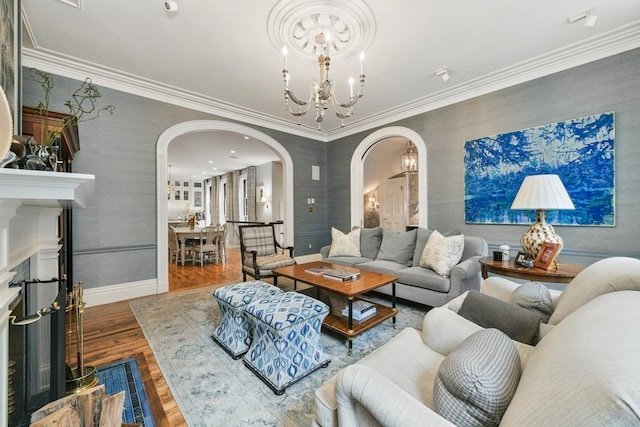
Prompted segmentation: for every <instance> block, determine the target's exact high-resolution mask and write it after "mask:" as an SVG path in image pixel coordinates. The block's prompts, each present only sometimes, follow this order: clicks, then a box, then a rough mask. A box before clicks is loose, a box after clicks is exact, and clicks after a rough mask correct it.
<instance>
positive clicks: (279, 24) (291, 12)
mask: <svg viewBox="0 0 640 427" xmlns="http://www.w3.org/2000/svg"><path fill="white" fill-rule="evenodd" d="M267 31H268V32H269V38H270V39H271V42H272V43H273V45H274V46H275V48H276V49H277V50H278V51H280V50H282V47H283V46H284V47H286V48H287V50H288V51H289V53H290V54H291V55H292V56H295V57H298V58H302V59H304V60H314V61H315V60H316V58H317V57H318V54H319V53H320V52H317V51H316V49H317V47H316V46H317V44H316V43H315V41H314V38H315V36H316V35H317V34H319V33H324V34H327V33H328V34H330V35H331V45H330V49H331V59H332V60H336V59H340V58H343V57H349V56H357V55H359V54H360V52H362V51H366V50H367V49H368V48H369V47H370V46H371V43H372V42H373V37H374V36H375V31H376V22H375V19H374V16H373V13H372V12H371V10H370V9H369V7H368V6H367V5H366V4H365V3H364V2H363V1H362V0H350V1H348V2H346V1H344V0H310V1H304V2H300V1H297V0H282V1H280V2H279V3H278V4H276V6H275V7H274V8H273V9H272V10H271V13H270V14H269V19H268V23H267Z"/></svg>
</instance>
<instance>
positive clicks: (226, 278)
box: [70, 249, 242, 427]
mask: <svg viewBox="0 0 640 427" xmlns="http://www.w3.org/2000/svg"><path fill="white" fill-rule="evenodd" d="M240 280H242V273H241V265H240V253H239V251H238V250H233V249H228V250H227V259H226V260H225V261H224V262H221V263H218V264H213V265H208V266H204V267H200V266H199V265H185V266H184V267H182V266H178V265H175V264H171V263H170V264H169V293H174V292H183V291H186V290H190V289H196V288H201V287H205V286H209V285H213V284H219V283H230V282H234V281H240ZM129 302H130V301H121V302H116V303H112V304H105V305H100V306H97V307H88V308H86V309H85V315H84V364H85V366H93V367H98V366H102V365H106V364H109V363H112V362H115V361H118V360H122V359H126V358H128V357H136V360H138V363H139V364H140V365H141V367H140V371H141V375H142V377H143V381H144V382H145V387H147V386H148V385H153V387H154V388H155V390H154V392H151V393H150V395H153V399H152V397H151V396H150V397H149V402H150V404H151V406H152V413H153V414H154V416H156V417H158V418H160V419H159V420H158V425H159V427H164V426H172V427H174V426H186V425H187V424H186V422H185V420H184V417H183V416H182V413H181V412H180V409H179V408H178V406H177V404H176V402H175V399H174V398H173V395H172V394H171V390H170V389H169V386H168V385H167V383H166V382H165V380H164V377H163V376H162V372H161V371H160V368H159V367H158V364H157V362H156V359H155V357H154V355H153V352H152V351H151V348H150V347H149V343H148V342H147V340H146V339H145V337H144V333H143V332H142V329H141V328H140V325H138V322H137V321H136V318H135V316H134V314H133V312H132V311H131V308H130V307H129ZM72 354H73V355H75V349H74V351H73V352H72ZM70 365H71V366H72V367H75V366H76V359H75V356H74V357H72V358H71V363H70ZM157 414H164V416H165V417H164V418H162V417H161V415H157Z"/></svg>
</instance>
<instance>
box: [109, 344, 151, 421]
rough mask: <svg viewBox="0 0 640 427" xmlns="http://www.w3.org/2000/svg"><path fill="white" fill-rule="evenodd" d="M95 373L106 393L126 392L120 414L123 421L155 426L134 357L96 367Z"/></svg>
mask: <svg viewBox="0 0 640 427" xmlns="http://www.w3.org/2000/svg"><path fill="white" fill-rule="evenodd" d="M97 375H98V379H99V380H100V384H104V385H105V391H106V393H107V394H109V395H112V394H116V393H118V392H120V391H123V390H124V391H125V392H126V397H125V400H124V412H123V414H122V422H123V423H131V424H140V425H141V426H144V427H155V424H154V422H153V416H152V415H151V408H150V406H149V399H148V397H147V393H146V392H145V389H144V384H143V383H142V377H141V376H140V370H139V369H138V363H137V362H136V359H135V358H133V357H132V358H130V359H125V360H120V361H118V362H114V363H111V364H109V365H106V366H101V367H99V368H98V369H97Z"/></svg>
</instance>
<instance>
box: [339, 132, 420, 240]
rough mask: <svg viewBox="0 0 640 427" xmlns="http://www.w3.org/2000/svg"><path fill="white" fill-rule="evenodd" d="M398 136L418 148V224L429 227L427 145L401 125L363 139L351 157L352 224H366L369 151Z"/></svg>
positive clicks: (414, 133)
mask: <svg viewBox="0 0 640 427" xmlns="http://www.w3.org/2000/svg"><path fill="white" fill-rule="evenodd" d="M398 136H400V137H404V138H406V139H408V140H409V141H412V142H413V144H414V145H415V146H416V148H417V150H418V188H419V190H420V193H421V196H422V197H419V198H418V212H417V216H418V225H419V226H420V227H424V228H427V226H428V224H427V222H428V220H427V218H428V216H427V196H426V194H427V190H426V189H427V146H426V144H425V142H424V140H423V139H422V137H421V136H420V135H418V134H417V133H416V132H414V131H413V130H411V129H408V128H405V127H400V126H391V127H387V128H383V129H379V130H377V131H375V132H373V133H372V134H370V135H369V136H367V137H366V138H365V139H364V140H362V142H361V143H360V144H359V145H358V146H357V147H356V149H355V150H354V152H353V156H352V157H351V225H360V226H363V225H364V218H365V212H364V206H363V203H362V200H363V199H362V198H363V195H364V194H365V193H364V191H365V188H364V161H365V157H366V154H367V152H368V151H369V149H370V148H371V147H373V146H374V145H375V144H377V143H378V142H380V141H382V140H384V139H387V138H393V137H398ZM398 161H399V160H398Z"/></svg>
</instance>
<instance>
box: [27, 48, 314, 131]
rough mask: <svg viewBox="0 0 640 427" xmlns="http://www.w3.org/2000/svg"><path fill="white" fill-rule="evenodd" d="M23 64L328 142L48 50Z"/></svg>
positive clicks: (288, 124)
mask: <svg viewBox="0 0 640 427" xmlns="http://www.w3.org/2000/svg"><path fill="white" fill-rule="evenodd" d="M22 65H23V66H25V67H35V68H38V69H40V70H42V71H46V72H49V73H53V74H57V75H59V76H63V77H68V78H72V79H76V80H81V81H82V80H84V79H85V78H86V77H87V75H90V76H91V80H92V81H93V82H94V83H95V84H97V85H100V86H104V87H108V88H111V89H116V90H119V91H122V92H126V93H130V94H133V95H139V96H142V97H145V98H149V99H154V100H156V101H161V102H166V103H168V104H172V105H177V106H180V107H185V108H189V109H192V110H196V111H201V112H204V113H209V114H213V115H216V116H219V117H224V118H226V119H230V120H237V121H239V122H242V123H249V124H252V125H256V126H262V127H265V128H268V129H273V130H277V131H281V132H285V133H288V134H293V135H297V136H302V137H305V138H310V139H315V140H319V141H326V135H325V134H324V133H322V132H318V130H317V129H315V128H311V127H307V126H304V125H298V124H296V123H292V122H289V121H286V120H283V119H280V118H278V117H274V116H270V115H268V114H264V113H260V112H258V111H254V110H251V109H248V108H245V107H241V106H238V105H234V104H231V103H227V102H224V101H221V100H218V99H215V98H211V97H206V96H202V95H200V94H197V93H195V92H191V91H187V90H184V89H180V88H178V87H175V86H171V85H167V84H163V83H160V82H156V81H153V80H150V79H145V78H142V77H139V76H135V75H133V74H129V73H126V72H123V71H119V70H115V69H112V68H108V67H104V66H99V65H97V64H93V63H90V62H87V61H84V60H82V59H78V58H73V57H69V56H65V55H61V54H60V53H58V52H53V51H47V50H46V49H42V48H40V49H31V48H23V49H22Z"/></svg>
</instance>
